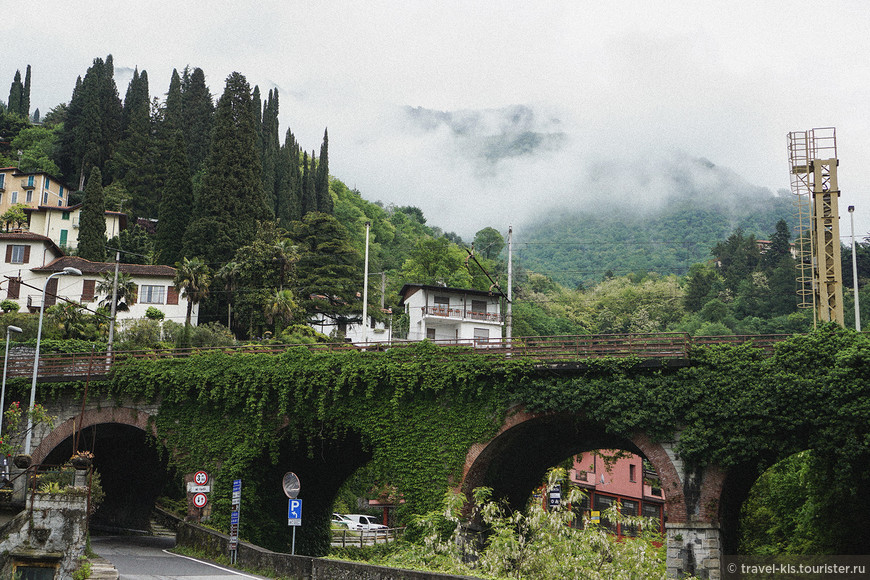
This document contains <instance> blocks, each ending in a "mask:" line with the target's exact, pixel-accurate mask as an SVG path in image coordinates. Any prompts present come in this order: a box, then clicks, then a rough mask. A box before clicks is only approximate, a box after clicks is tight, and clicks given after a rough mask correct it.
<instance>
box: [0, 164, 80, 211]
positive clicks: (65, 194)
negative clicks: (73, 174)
mask: <svg viewBox="0 0 870 580" xmlns="http://www.w3.org/2000/svg"><path fill="white" fill-rule="evenodd" d="M70 191H71V190H70V188H69V186H67V185H65V184H64V183H62V182H61V181H60V180H59V179H58V178H56V177H54V176H53V175H51V174H48V173H45V172H43V171H35V172H32V173H30V172H26V171H19V170H18V168H17V167H0V215H2V214H4V213H6V210H8V209H9V208H10V207H12V206H13V205H15V204H16V203H21V204H24V205H26V206H27V207H34V208H35V207H37V206H40V205H44V206H51V207H66V205H67V200H68V199H69V193H70Z"/></svg>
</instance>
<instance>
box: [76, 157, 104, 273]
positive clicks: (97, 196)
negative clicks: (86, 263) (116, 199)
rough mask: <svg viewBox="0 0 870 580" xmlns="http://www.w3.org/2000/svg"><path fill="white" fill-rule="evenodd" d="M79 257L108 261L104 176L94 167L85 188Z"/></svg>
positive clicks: (94, 260) (80, 223) (95, 260)
mask: <svg viewBox="0 0 870 580" xmlns="http://www.w3.org/2000/svg"><path fill="white" fill-rule="evenodd" d="M78 255H79V256H80V257H82V258H84V259H85V260H91V261H92V262H102V261H103V260H105V259H106V209H105V202H104V200H103V176H102V174H101V172H100V168H99V167H94V168H93V169H92V170H91V174H90V177H88V184H87V186H86V187H85V199H84V201H83V202H82V211H81V216H80V221H79V247H78Z"/></svg>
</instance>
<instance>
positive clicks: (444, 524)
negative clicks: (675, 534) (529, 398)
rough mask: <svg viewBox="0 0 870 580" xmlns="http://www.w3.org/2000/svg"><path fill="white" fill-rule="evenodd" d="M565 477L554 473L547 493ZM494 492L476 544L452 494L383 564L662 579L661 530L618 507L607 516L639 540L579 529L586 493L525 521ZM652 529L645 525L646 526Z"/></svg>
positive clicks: (482, 506)
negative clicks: (579, 507) (633, 530)
mask: <svg viewBox="0 0 870 580" xmlns="http://www.w3.org/2000/svg"><path fill="white" fill-rule="evenodd" d="M563 477H564V470H561V469H554V470H552V471H551V473H550V474H549V481H548V485H552V484H553V483H555V482H556V481H557V480H559V479H561V478H563ZM491 492H492V490H490V489H487V488H480V489H476V490H475V491H474V502H475V504H474V506H473V513H472V516H471V517H472V518H473V517H474V514H479V517H480V521H481V522H482V524H483V525H484V526H485V528H486V534H485V536H484V537H483V538H480V539H476V538H474V537H471V536H470V534H469V533H468V532H467V531H466V530H465V529H464V527H463V526H462V521H463V519H464V518H463V517H462V515H463V506H464V503H465V496H464V495H461V494H456V493H454V492H452V491H450V492H448V493H447V495H446V496H445V500H444V505H443V507H442V509H440V510H437V511H433V512H430V513H428V514H426V515H424V516H422V517H419V518H417V519H416V520H415V522H414V524H413V530H412V529H409V533H408V534H407V536H410V537H412V538H413V537H416V538H417V541H414V542H403V543H401V544H400V546H399V547H398V549H394V550H393V551H391V552H390V553H388V554H387V555H386V556H385V557H383V558H381V559H379V563H384V564H387V565H393V566H397V567H407V568H414V569H424V570H437V571H439V572H447V573H450V574H463V575H474V576H479V577H483V578H662V577H664V575H665V548H664V547H663V546H662V544H663V541H664V538H663V537H662V535H661V534H660V533H658V532H655V531H653V530H655V529H656V527H657V526H654V525H648V524H650V522H649V521H648V520H645V519H643V518H632V517H629V516H624V515H622V514H621V513H620V512H619V509H618V508H617V506H613V507H611V508H610V509H609V510H607V511H605V512H604V513H603V514H602V516H603V517H606V518H608V519H610V520H611V521H614V522H616V521H618V522H620V523H622V524H624V525H635V526H638V527H639V528H640V530H641V531H640V533H639V536H638V537H636V538H632V539H631V540H629V541H619V540H618V539H617V538H615V537H614V536H613V535H612V534H610V533H608V532H607V530H606V529H605V528H604V527H603V526H599V525H596V524H590V523H589V522H580V525H579V526H578V525H577V524H578V522H577V521H576V514H575V513H573V512H572V511H571V509H570V507H568V506H570V505H571V504H572V503H573V504H575V505H576V504H578V503H579V502H580V499H581V492H580V491H579V490H578V489H576V488H575V489H571V490H570V491H568V493H567V494H566V497H565V500H566V501H565V502H564V503H563V504H562V505H561V506H559V507H558V508H556V509H553V510H544V509H543V508H542V507H541V506H540V505H538V504H534V505H532V506H531V507H530V508H529V509H528V510H527V512H526V513H511V512H510V511H509V510H507V509H505V507H504V506H503V505H501V504H500V503H498V502H496V501H494V500H492V499H491ZM644 524H647V525H644Z"/></svg>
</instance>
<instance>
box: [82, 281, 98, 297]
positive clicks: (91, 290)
mask: <svg viewBox="0 0 870 580" xmlns="http://www.w3.org/2000/svg"><path fill="white" fill-rule="evenodd" d="M96 286H97V281H96V280H84V281H83V283H82V302H92V301H93V300H94V296H95V295H96Z"/></svg>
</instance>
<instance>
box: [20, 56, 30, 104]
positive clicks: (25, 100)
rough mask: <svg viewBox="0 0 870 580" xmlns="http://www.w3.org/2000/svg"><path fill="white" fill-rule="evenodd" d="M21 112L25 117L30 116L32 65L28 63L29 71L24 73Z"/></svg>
mask: <svg viewBox="0 0 870 580" xmlns="http://www.w3.org/2000/svg"><path fill="white" fill-rule="evenodd" d="M21 114H22V115H24V116H25V117H29V116H30V65H27V72H26V73H24V90H23V92H22V95H21Z"/></svg>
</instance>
